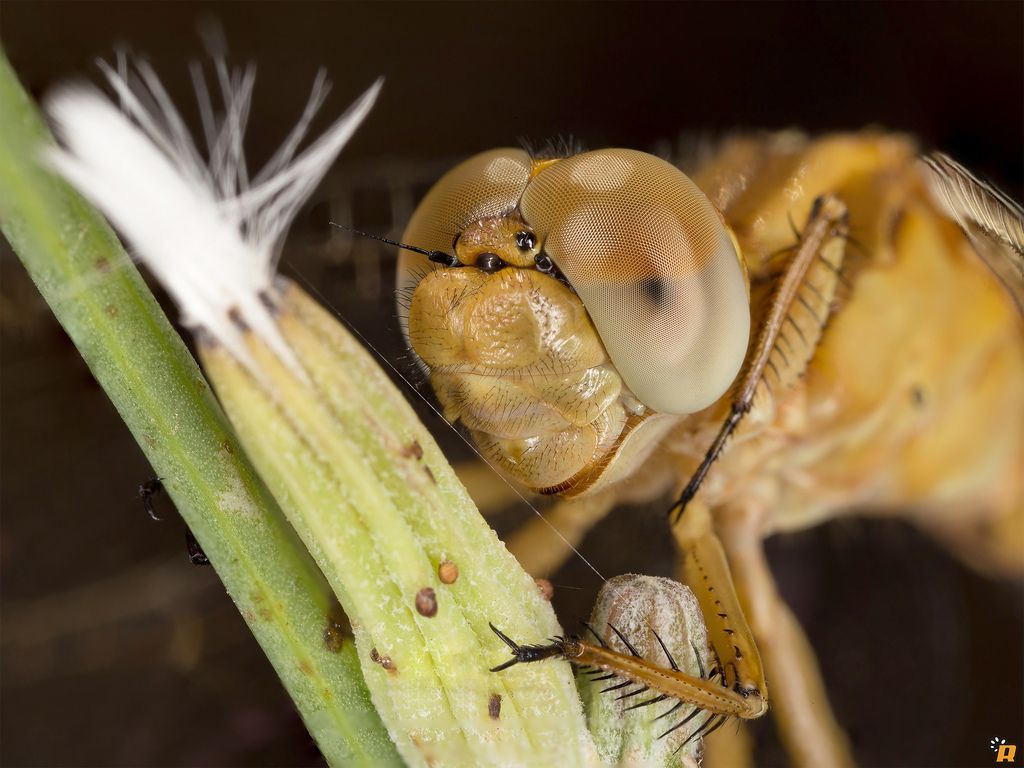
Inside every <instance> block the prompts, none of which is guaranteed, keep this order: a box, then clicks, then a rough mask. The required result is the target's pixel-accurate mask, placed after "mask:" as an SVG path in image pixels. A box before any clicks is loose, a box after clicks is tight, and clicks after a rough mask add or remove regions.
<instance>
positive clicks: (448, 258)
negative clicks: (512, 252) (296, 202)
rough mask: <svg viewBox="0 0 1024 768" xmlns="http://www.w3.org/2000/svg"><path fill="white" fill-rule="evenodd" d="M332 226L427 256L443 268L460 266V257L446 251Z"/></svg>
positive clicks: (335, 225)
mask: <svg viewBox="0 0 1024 768" xmlns="http://www.w3.org/2000/svg"><path fill="white" fill-rule="evenodd" d="M331 226H332V227H337V228H338V229H344V230H345V231H346V232H352V233H353V234H356V235H361V236H362V237H368V238H370V239H371V240H379V241H380V242H382V243H387V244H388V245H393V246H395V247H396V248H402V249H404V250H406V251H412V252H413V253H418V254H420V255H421V256H426V257H427V258H428V259H430V260H431V261H433V262H434V263H436V264H441V265H442V266H445V267H457V266H459V264H460V262H459V259H458V257H457V256H455V255H454V254H451V253H445V252H444V251H428V250H427V249H426V248H418V247H416V246H415V245H407V244H406V243H400V242H398V241H397V240H391V239H390V238H387V237H381V236H380V235H373V234H370V233H369V232H363V231H362V230H360V229H356V228H355V227H348V226H345V225H344V224H338V223H337V222H334V221H332V222H331Z"/></svg>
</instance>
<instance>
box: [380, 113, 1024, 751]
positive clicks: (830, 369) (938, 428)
mask: <svg viewBox="0 0 1024 768" xmlns="http://www.w3.org/2000/svg"><path fill="white" fill-rule="evenodd" d="M398 244H399V245H401V250H400V255H399V261H398V295H399V306H400V317H401V319H402V328H403V333H404V335H405V337H406V340H407V342H408V344H409V347H410V349H411V351H412V353H413V355H414V357H415V359H416V361H417V363H418V365H419V366H420V368H421V369H422V370H423V372H424V373H425V375H426V376H427V377H428V378H429V381H430V384H431V386H432V388H433V390H434V393H435V395H436V397H437V400H438V401H439V403H440V405H441V407H442V409H443V412H444V415H445V418H446V419H447V420H448V421H449V422H452V423H456V422H458V423H460V424H462V425H463V426H464V427H465V429H466V430H467V431H468V432H469V435H470V436H471V438H472V440H473V442H474V443H475V445H476V447H477V449H478V450H479V452H480V454H481V455H482V456H483V458H484V459H485V460H486V461H487V463H489V464H490V465H492V466H493V467H496V468H497V469H498V470H499V471H500V472H501V473H503V474H504V475H506V476H508V477H510V478H511V479H513V480H514V481H516V482H517V483H518V484H520V485H521V486H523V487H524V488H526V489H528V490H530V491H532V492H534V493H537V494H542V495H550V496H555V497H557V498H558V499H559V501H558V502H557V504H556V505H555V506H554V507H553V509H552V510H551V511H550V513H549V514H548V516H547V519H546V520H545V521H536V520H535V521H531V522H530V523H527V524H526V525H525V526H524V527H523V529H521V530H520V531H518V532H516V533H514V534H513V535H512V536H511V537H510V538H509V539H508V540H507V544H508V546H509V548H510V549H511V550H512V551H513V553H514V554H516V555H517V557H518V558H519V559H520V562H521V563H522V564H523V566H524V567H525V568H526V569H527V571H529V572H531V573H533V574H535V575H543V574H545V573H548V572H551V571H552V570H554V569H555V568H556V567H557V566H558V565H559V564H560V563H561V562H562V561H563V560H564V559H565V557H566V556H567V555H568V553H569V551H570V547H571V546H573V545H574V544H576V543H578V542H579V541H580V540H581V539H582V537H583V536H584V535H585V533H586V532H587V530H589V528H590V527H592V526H593V525H594V524H595V523H596V522H597V521H598V520H600V519H601V518H602V517H603V516H604V515H606V514H607V513H608V512H609V511H610V510H611V509H613V508H614V507H616V506H618V505H620V504H623V503H626V502H630V503H638V502H650V503H654V502H657V501H658V500H660V499H663V498H666V497H671V498H673V499H674V500H675V501H674V503H672V504H670V505H666V506H667V509H666V511H667V513H668V514H667V516H666V519H667V523H668V525H669V526H670V527H671V531H672V537H673V540H674V542H675V544H676V549H677V552H678V573H679V575H680V576H681V579H682V580H683V581H685V583H687V584H688V585H689V586H690V587H691V589H692V590H693V592H694V594H695V595H696V596H697V598H698V600H699V601H700V604H701V607H702V609H703V613H704V616H705V620H706V621H707V625H708V635H709V640H710V642H711V645H712V647H713V649H714V651H715V656H716V658H717V662H718V667H719V669H720V670H721V672H722V680H721V682H722V685H723V687H725V688H726V689H728V690H729V691H730V692H736V693H739V694H741V695H742V696H743V697H744V698H745V697H750V696H754V697H756V698H757V699H759V700H764V701H767V702H770V707H771V710H772V712H773V714H774V717H775V721H776V724H777V727H778V729H779V731H780V735H781V738H782V741H783V743H784V744H786V745H787V747H788V748H789V749H790V750H791V752H792V753H793V757H794V759H795V760H796V761H797V762H800V763H805V764H812V763H813V764H844V763H850V762H851V758H850V754H849V747H848V744H847V742H846V739H845V737H844V735H843V733H842V729H841V728H840V726H839V725H838V724H837V722H836V721H835V718H834V717H833V716H832V714H831V712H830V711H829V708H828V705H827V703H826V702H827V695H826V693H825V690H824V685H823V683H822V681H821V678H820V672H819V670H818V667H817V664H816V662H815V660H814V657H813V653H812V651H811V650H810V644H809V643H808V641H807V639H806V637H805V636H804V634H803V632H802V630H801V628H800V626H799V624H798V623H797V621H796V619H795V618H794V616H793V615H792V613H791V611H790V610H789V609H788V607H787V606H786V605H785V603H784V602H783V601H782V599H781V598H780V596H779V592H778V589H777V587H776V585H775V582H774V580H773V578H772V575H771V572H770V570H769V568H768V565H767V562H766V559H765V555H764V550H763V545H762V543H763V541H764V539H765V538H766V537H767V536H769V535H771V534H774V533H778V532H785V531H794V530H799V529H802V528H806V527H809V526H811V525H814V524H817V523H820V522H822V521H824V520H827V519H831V518H835V517H839V516H842V515H850V514H853V513H865V512H868V513H871V514H888V515H893V516H902V517H904V518H907V519H909V520H911V521H913V522H914V523H915V524H917V525H918V526H920V527H921V528H922V529H924V530H926V531H928V532H929V533H931V534H933V535H934V536H935V537H937V538H938V539H939V540H941V541H944V542H945V543H946V544H947V545H948V546H949V548H950V549H951V550H952V551H953V552H954V554H956V555H957V556H959V557H960V558H961V559H963V560H965V561H967V562H968V563H970V564H972V565H974V566H975V567H977V568H979V569H982V570H984V571H986V572H989V573H998V574H1020V573H1021V572H1022V571H1024V536H1022V535H1021V531H1022V530H1024V487H1022V484H1024V480H1022V473H1021V472H1020V467H1021V466H1024V324H1022V306H1024V300H1022V296H1024V290H1022V286H1024V277H1022V264H1024V214H1022V211H1021V208H1020V206H1019V205H1018V204H1017V203H1015V202H1014V201H1013V200H1011V199H1010V198H1008V197H1007V196H1006V195H1004V194H1002V193H1001V192H999V191H998V190H997V189H995V188H994V187H993V186H992V185H990V184H988V183H986V182H984V181H983V180H981V179H979V178H977V177H976V176H974V175H973V174H971V173H970V172H969V171H968V170H967V169H965V168H964V167H963V166H961V165H959V164H958V163H956V162H955V161H954V160H952V159H951V158H949V157H947V156H945V155H941V154H935V155H931V156H929V157H925V158H922V157H921V156H920V154H919V151H918V148H917V146H916V145H915V143H914V142H913V141H912V140H911V139H909V138H907V137H906V136H902V135H894V134H888V133H883V132H862V133H850V134H836V135H830V136H825V137H821V138H817V139H811V138H808V137H806V136H804V135H801V134H796V133H793V132H786V133H777V134H764V135H756V136H746V137H736V138H733V139H730V140H728V141H726V142H724V143H723V144H722V145H721V146H720V147H719V148H718V149H717V151H716V152H715V153H713V154H712V155H711V156H710V157H708V158H706V160H705V161H704V162H703V163H702V164H701V165H700V166H699V167H697V168H696V169H694V170H693V171H692V173H691V174H690V175H687V174H684V173H683V172H682V171H680V170H679V169H678V168H676V167H675V166H674V165H672V164H671V163H669V162H666V161H665V160H662V159H660V158H657V157H654V156H652V155H648V154H645V153H642V152H637V151H634V150H625V149H608V150H597V151H591V152H583V151H561V152H551V153H544V152H541V153H531V152H528V151H525V150H521V149H498V150H493V151H490V152H485V153H482V154H480V155H477V156H475V157H472V158H470V159H468V160H466V161H464V162H462V163H461V164H459V165H457V166H456V167H455V168H453V169H452V170H451V171H449V172H448V173H447V174H446V175H445V176H443V177H442V178H441V180H440V181H439V182H437V184H436V185H435V186H434V187H433V188H432V189H431V190H430V191H429V192H428V193H427V195H426V196H425V197H424V199H423V200H422V201H421V202H420V204H419V206H418V207H417V208H416V210H415V212H414V213H413V215H412V217H411V218H410V220H409V223H408V225H407V227H406V228H405V232H404V234H403V235H402V238H401V241H400V243H398ZM548 525H553V526H555V527H556V528H558V529H559V530H561V531H564V532H567V535H566V536H565V537H563V539H562V540H559V541H555V540H553V539H552V538H551V537H550V535H549V533H548V531H547V529H546V526H548ZM567 544H568V545H569V546H568V547H567V546H566V545H567ZM503 639H505V640H506V642H507V643H508V644H509V647H510V648H512V649H513V653H515V652H516V649H517V648H519V647H520V646H517V645H516V644H515V643H513V642H512V641H510V640H507V638H505V637H503ZM523 647H525V646H523ZM536 647H539V646H531V648H536ZM565 648H566V646H565V645H564V643H563V645H560V646H558V647H557V648H556V647H555V646H551V650H550V652H549V653H548V655H551V654H554V653H556V651H557V653H559V654H562V655H563V656H564V655H566V654H565ZM587 652H588V653H590V652H591V651H587ZM595 653H596V652H595ZM522 660H526V661H529V660H534V659H532V658H526V657H524V658H523V659H522ZM769 684H770V688H769ZM748 710H749V712H748V715H747V716H758V715H760V714H762V713H763V712H764V708H763V707H759V706H758V707H749V708H748Z"/></svg>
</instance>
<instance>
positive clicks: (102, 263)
mask: <svg viewBox="0 0 1024 768" xmlns="http://www.w3.org/2000/svg"><path fill="white" fill-rule="evenodd" d="M96 269H97V270H98V271H100V272H102V273H104V274H106V273H107V272H109V271H110V262H109V261H107V260H106V259H104V258H99V259H96Z"/></svg>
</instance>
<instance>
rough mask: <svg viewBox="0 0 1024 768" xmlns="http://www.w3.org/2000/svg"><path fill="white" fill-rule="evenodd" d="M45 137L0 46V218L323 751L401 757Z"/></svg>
mask: <svg viewBox="0 0 1024 768" xmlns="http://www.w3.org/2000/svg"><path fill="white" fill-rule="evenodd" d="M50 140H51V139H50V137H49V134H48V131H47V130H46V127H45V125H44V124H43V122H42V120H41V118H40V117H39V114H38V112H37V110H36V109H35V106H34V105H33V104H32V102H31V100H30V99H29V98H28V96H27V94H26V93H25V92H24V90H23V89H22V88H21V86H20V84H19V83H18V80H17V77H16V75H15V73H14V71H13V69H12V68H11V66H10V64H9V63H8V61H7V59H6V57H5V56H4V55H3V52H2V51H0V228H2V230H3V232H4V234H5V236H6V237H7V239H8V240H9V242H10V244H11V246H12V247H13V249H14V250H15V252H16V253H17V254H18V255H19V257H20V258H21V260H22V262H23V263H24V264H25V267H26V269H27V270H28V272H29V274H30V275H31V277H32V279H33V280H34V281H35V284H36V285H37V286H38V288H39V290H40V292H41V293H42V294H43V296H44V298H45V299H46V301H47V302H48V303H49V305H50V307H51V308H52V310H53V313H54V315H56V317H57V319H58V321H59V322H60V323H61V325H62V326H63V327H64V329H65V330H66V331H67V333H68V335H69V336H70V337H71V339H72V340H73V341H74V343H75V346H76V347H77V348H78V350H79V351H80V352H81V354H82V357H83V358H84V359H85V362H86V363H87V364H88V366H89V368H90V370H91V371H92V373H93V375H94V376H95V377H96V379H97V381H98V382H99V383H100V384H101V386H102V387H103V389H104V390H105V391H106V393H107V395H108V396H109V397H110V399H111V401H112V402H113V404H114V406H115V407H116V408H117V410H118V412H119V413H120V414H121V417H122V418H123V419H124V421H125V424H127V426H128V428H129V429H130V430H131V432H132V434H133V435H134V436H135V439H136V440H137V441H138V443H139V446H140V447H141V448H142V450H143V452H144V453H145V454H146V457H147V458H148V459H149V461H150V463H151V464H152V466H153V469H154V470H155V472H156V473H157V474H158V475H159V476H160V477H161V478H162V479H163V482H164V485H165V486H166V488H167V490H168V492H169V493H170V495H171V497H172V499H173V500H174V503H175V505H176V506H177V508H178V511H179V512H180V513H181V516H182V517H183V518H184V520H185V522H186V523H187V525H188V526H189V528H190V529H191V530H192V532H193V533H194V534H195V536H196V538H197V539H198V541H199V543H200V544H201V545H202V547H203V549H204V550H205V552H206V553H207V555H208V556H209V557H210V560H211V562H212V563H213V566H214V568H215V569H216V570H217V573H218V575H219V576H220V578H221V580H222V581H223V583H224V585H225V587H226V588H227V591H228V593H229V594H230V595H231V597H232V599H233V600H234V601H235V604H236V605H237V606H238V608H239V610H240V611H241V613H242V615H243V617H245V620H246V622H247V623H248V624H249V627H250V629H251V630H252V632H253V634H254V635H255V637H256V639H257V640H258V641H259V643H260V645H261V646H262V647H263V650H264V652H265V653H266V654H267V657H268V658H269V659H270V661H271V663H272V664H273V666H274V668H275V670H276V671H277V674H278V675H279V676H280V678H281V680H282V682H283V683H284V685H285V687H286V688H287V690H288V692H289V694H290V695H291V697H292V699H293V700H294V701H295V703H296V705H297V707H298V709H299V711H300V713H301V714H302V717H303V719H304V720H305V722H306V725H307V727H308V728H309V731H310V733H311V734H312V735H313V737H314V738H315V739H316V741H317V743H318V745H319V746H320V748H321V750H322V751H323V753H324V755H325V756H326V757H327V759H328V760H329V761H330V762H331V763H332V764H334V765H341V764H346V765H350V764H363V765H388V764H400V760H399V758H398V756H397V753H396V751H395V749H394V746H393V745H392V743H391V741H390V740H389V738H388V736H387V734H386V732H385V730H384V728H383V726H382V724H381V722H380V719H379V717H378V716H377V713H376V711H375V710H374V709H373V707H372V705H371V703H370V700H369V696H368V693H367V690H366V687H365V684H364V682H363V679H362V676H361V675H360V672H359V666H358V662H357V660H356V658H355V654H354V651H353V649H352V647H351V644H350V643H341V642H340V641H339V640H338V639H337V635H336V634H335V632H334V630H333V629H332V627H333V625H332V623H331V622H332V618H331V617H332V614H333V613H334V606H335V603H334V600H333V596H332V595H331V592H330V589H329V587H328V586H327V584H326V582H325V581H324V578H323V576H322V575H321V574H320V572H319V571H318V570H317V568H316V566H315V564H313V562H312V560H311V559H310V558H309V556H308V554H307V553H306V551H305V550H304V549H303V547H302V545H301V543H300V542H299V541H298V540H297V538H296V537H295V535H294V533H293V532H292V530H291V529H290V527H289V526H288V524H287V523H286V522H285V521H284V518H283V517H282V516H281V514H280V511H279V510H278V508H277V505H276V503H275V502H274V501H273V499H272V497H271V496H270V494H269V493H268V492H267V490H266V488H265V487H264V485H263V483H262V482H261V481H260V480H259V478H258V476H257V475H256V473H255V472H254V470H253V468H252V466H251V465H250V463H249V461H248V459H247V458H246V457H245V454H244V453H243V451H242V449H241V447H240V445H239V444H238V443H237V441H236V438H235V436H234V433H233V431H232V429H231V427H230V425H229V424H228V422H227V420H226V418H225V416H224V414H223V412H222V411H221V409H220V407H219V405H218V404H217V402H216V400H215V399H214V397H213V395H212V393H211V392H210V389H209V387H208V385H207V383H206V381H205V379H204V378H203V375H202V373H201V372H200V371H199V368H198V367H197V366H196V364H195V362H194V361H193V359H192V358H191V356H190V355H189V353H188V350H187V349H186V348H185V346H184V344H183V343H182V341H181V339H180V338H179V337H178V335H177V334H176V333H175V332H174V330H173V329H172V328H171V325H170V323H169V322H168V321H167V318H166V317H165V316H164V314H163V312H162V311H161V309H160V307H159V305H158V304H157V303H156V301H155V299H154V298H153V296H152V294H151V293H150V291H149V289H148V288H147V287H146V285H145V283H144V282H143V280H142V278H141V277H140V276H139V274H138V272H137V271H136V270H135V268H134V267H133V265H132V263H131V261H130V259H129V258H128V256H127V255H126V254H125V252H124V249H123V248H122V247H121V245H120V243H119V242H118V240H117V237H116V236H115V235H114V233H113V232H112V231H111V229H110V227H109V226H108V225H107V223H106V222H105V221H104V220H103V218H102V217H101V216H100V215H99V214H98V213H96V211H95V210H93V209H92V208H91V206H89V205H88V204H87V203H86V202H85V201H84V200H83V199H82V198H81V197H80V196H79V195H78V194H77V193H76V192H75V191H74V190H72V189H71V188H70V187H69V186H68V185H67V184H65V183H64V182H63V181H62V180H60V179H58V178H56V177H55V176H54V175H53V174H51V173H50V172H49V171H47V170H46V169H45V168H43V167H41V165H40V163H39V159H38V158H39V151H40V148H41V146H42V145H43V144H44V143H45V142H48V141H50ZM182 226H187V222H182ZM182 578H188V573H187V571H183V573H182Z"/></svg>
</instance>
